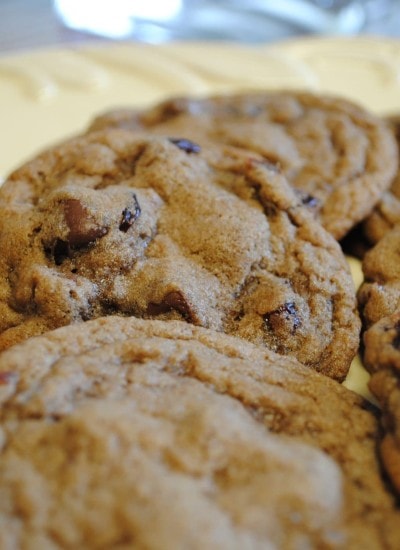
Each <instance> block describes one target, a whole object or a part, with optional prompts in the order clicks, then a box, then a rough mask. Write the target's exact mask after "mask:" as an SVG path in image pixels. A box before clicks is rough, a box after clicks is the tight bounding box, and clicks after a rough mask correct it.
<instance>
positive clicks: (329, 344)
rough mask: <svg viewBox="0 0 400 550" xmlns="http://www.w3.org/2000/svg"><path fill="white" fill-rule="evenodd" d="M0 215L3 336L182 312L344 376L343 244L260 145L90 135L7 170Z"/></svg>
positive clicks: (1, 341) (350, 306)
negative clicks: (251, 148) (253, 149)
mask: <svg viewBox="0 0 400 550" xmlns="http://www.w3.org/2000/svg"><path fill="white" fill-rule="evenodd" d="M0 214H1V215H0V247H1V249H2V250H3V253H2V256H1V258H0V275H1V279H2V281H3V283H2V285H1V289H0V310H1V321H0V330H1V333H2V334H1V335H0V346H1V347H3V348H4V347H7V346H9V345H10V344H13V343H15V342H16V341H18V340H21V339H24V338H26V337H27V336H30V335H32V334H38V333H40V332H43V331H45V330H48V329H52V328H56V327H58V326H62V325H66V324H70V323H75V322H80V321H86V320H88V319H90V318H94V317H99V316H102V315H109V314H112V313H122V314H124V315H127V316H130V315H132V316H136V317H144V318H152V317H158V318H161V319H184V320H186V321H188V322H190V323H194V324H196V325H202V326H205V327H208V328H212V329H215V330H218V331H222V332H226V333H231V334H235V335H238V336H241V337H243V338H245V339H248V340H250V341H252V342H254V343H257V344H259V345H262V346H266V347H268V348H270V349H273V350H274V351H277V352H278V353H281V354H283V355H292V356H295V357H296V358H298V359H299V360H300V361H301V362H303V363H305V364H307V365H309V366H310V367H312V368H315V369H317V370H320V371H322V372H324V373H325V374H328V375H329V376H332V377H335V378H338V379H343V378H344V376H345V375H346V373H347V370H348V367H349V365H350V362H351V359H352V358H353V356H354V354H355V352H356V349H357V347H358V333H359V319H358V316H357V313H356V307H355V294H354V288H353V283H352V280H351V276H350V273H349V269H348V266H347V264H346V261H345V258H344V256H343V254H342V252H341V250H340V247H339V246H338V244H337V243H336V242H335V240H334V239H333V238H332V237H331V236H330V235H329V234H328V233H327V232H326V231H324V230H323V228H322V227H321V226H320V225H319V224H318V223H317V222H315V221H314V220H313V219H312V216H311V214H310V213H309V212H307V211H306V208H305V207H304V206H303V204H302V201H301V200H300V199H299V197H298V196H297V195H296V194H295V193H294V192H293V191H292V189H291V188H290V186H289V185H288V184H287V182H286V180H285V177H284V176H283V174H282V173H281V172H280V171H279V170H277V168H276V167H275V166H271V165H270V164H269V163H266V162H265V160H264V159H263V158H262V157H259V156H258V155H256V154H255V153H249V152H246V151H243V150H240V149H236V148H231V147H216V146H214V147H212V148H210V149H207V148H200V147H198V146H197V144H195V143H193V142H188V141H187V140H181V139H178V138H174V137H171V138H170V139H165V138H155V137H152V138H144V137H141V138H139V137H138V136H135V135H133V134H132V133H131V132H129V131H125V130H118V129H116V130H107V131H103V132H98V133H91V134H89V135H87V136H84V137H79V138H75V139H72V140H71V141H69V142H67V143H65V144H62V145H60V146H58V147H56V148H54V149H52V150H49V151H47V152H45V153H43V154H42V155H40V156H38V157H37V158H36V159H35V160H33V161H32V162H30V163H28V164H26V165H25V166H23V167H22V168H20V169H19V170H17V171H15V172H14V173H13V174H12V175H11V176H10V178H9V179H8V180H7V181H6V182H5V183H4V185H3V186H2V188H1V190H0Z"/></svg>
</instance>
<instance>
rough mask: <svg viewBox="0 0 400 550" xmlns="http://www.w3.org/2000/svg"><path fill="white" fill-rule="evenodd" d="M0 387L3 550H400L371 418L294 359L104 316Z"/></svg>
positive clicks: (7, 355) (37, 354)
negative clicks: (134, 549) (359, 549)
mask: <svg viewBox="0 0 400 550" xmlns="http://www.w3.org/2000/svg"><path fill="white" fill-rule="evenodd" d="M0 380H1V385H0V403H1V408H0V412H1V417H0V418H1V421H0V426H1V433H2V450H1V453H0V473H1V475H0V492H1V495H2V498H1V499H0V521H1V523H2V524H4V525H5V524H7V529H2V530H0V542H1V545H2V547H3V548H15V547H18V548H21V549H22V550H24V549H25V548H31V547H32V544H33V543H35V544H36V546H37V547H46V546H49V547H50V546H51V547H52V548H78V547H80V548H82V547H85V548H99V547H103V548H111V547H113V548H114V547H119V545H122V546H121V547H125V548H127V547H131V545H132V544H135V545H136V546H138V547H146V548H165V544H166V541H168V547H170V548H188V547H190V548H199V549H200V548H205V547H208V548H244V547H249V548H260V549H261V548H267V547H268V548H269V547H271V548H299V547H301V546H304V545H305V546H306V547H309V548H346V549H348V548H357V547H362V548H367V549H369V548H370V549H375V548H389V549H391V548H393V549H395V548H398V544H399V537H400V533H399V529H398V525H399V519H400V518H399V512H398V511H397V510H396V508H395V503H394V499H393V497H392V495H391V494H390V492H389V491H388V490H387V488H386V487H385V484H384V482H383V480H382V479H381V476H380V471H379V464H378V463H377V460H376V453H375V444H376V436H377V430H378V427H377V420H376V416H375V412H374V411H373V408H372V407H371V408H370V407H369V406H367V403H366V402H365V401H364V400H363V399H362V398H361V397H359V396H357V395H355V394H353V393H352V392H350V391H349V390H346V388H344V387H343V386H341V385H340V384H338V383H337V382H335V381H333V380H330V379H329V378H327V377H325V376H321V375H319V374H318V373H315V372H313V371H310V370H309V369H307V368H306V367H304V366H303V365H300V364H299V363H298V362H297V361H296V360H294V359H292V358H288V357H282V356H279V355H277V354H275V353H273V352H271V351H269V350H266V349H262V348H259V347H256V346H254V345H252V344H250V343H248V342H245V341H244V340H242V339H237V338H233V337H231V336H227V335H224V334H221V333H216V332H214V331H211V330H208V329H204V328H201V327H195V326H193V325H191V324H188V323H184V322H182V321H168V322H166V321H149V320H141V319H135V318H123V317H112V316H109V317H106V318H100V319H96V320H94V321H89V322H87V323H85V324H82V325H75V326H68V327H63V328H61V329H58V330H55V331H53V332H49V333H47V334H46V335H43V336H39V337H37V338H32V339H30V340H27V341H25V342H24V343H22V344H20V345H16V346H14V347H13V348H10V349H9V350H7V351H5V352H3V353H2V354H1V355H0ZM29 545H31V546H29Z"/></svg>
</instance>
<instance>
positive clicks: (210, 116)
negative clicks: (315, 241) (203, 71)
mask: <svg viewBox="0 0 400 550" xmlns="http://www.w3.org/2000/svg"><path fill="white" fill-rule="evenodd" d="M105 127H122V128H128V129H130V130H133V131H143V130H145V131H146V132H149V131H151V132H152V133H157V134H162V135H176V136H181V137H186V138H190V139H193V140H194V141H195V142H197V143H200V144H204V143H206V142H209V141H211V142H218V143H225V144H230V145H234V146H237V147H244V148H246V149H250V150H252V151H256V152H257V153H259V154H261V155H262V156H263V157H264V158H265V159H266V160H268V161H269V162H271V163H274V164H276V165H279V166H280V167H281V168H282V170H283V171H284V173H285V175H286V176H287V178H288V180H289V181H290V183H291V184H293V185H294V186H295V187H296V188H297V189H299V190H300V192H301V193H302V197H303V200H304V202H305V203H307V204H309V205H310V206H312V208H313V210H314V211H315V214H316V215H317V216H318V218H319V219H320V220H321V222H322V224H323V225H324V226H325V228H326V229H327V230H328V231H329V232H331V233H332V234H333V235H334V236H335V237H336V238H337V239H340V238H342V237H344V235H345V234H346V233H347V232H348V231H349V230H350V229H351V228H352V227H353V226H354V225H356V224H357V223H358V222H359V221H361V220H362V219H363V218H364V217H365V216H367V215H368V214H369V213H370V212H371V211H372V209H373V207H374V205H375V204H376V203H377V202H378V200H379V199H380V196H381V194H382V192H383V191H385V190H386V189H387V188H388V187H389V186H390V184H391V182H392V180H393V178H394V176H395V174H396V171H397V166H398V153H397V146H396V140H395V138H394V136H393V135H392V132H391V131H390V129H389V128H388V126H387V125H386V123H385V122H384V121H382V120H380V119H379V118H377V117H375V116H373V115H372V114H370V113H368V112H366V111H365V110H364V109H362V108H361V107H359V106H356V105H355V104H353V103H351V102H348V101H346V100H344V99H339V98H335V97H324V96H317V95H313V94H310V93H301V92H293V91H281V92H268V93H253V94H242V95H240V94H239V95H233V96H219V97H212V98H207V99H188V98H176V99H171V100H168V101H166V102H163V103H161V104H159V105H156V106H155V107H153V108H150V109H149V110H147V111H140V112H139V111H133V110H129V109H125V110H118V111H113V112H110V113H106V114H104V115H103V116H100V117H98V118H97V119H96V120H95V121H94V122H93V124H92V125H91V128H90V130H98V129H101V128H105Z"/></svg>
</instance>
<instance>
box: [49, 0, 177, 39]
mask: <svg viewBox="0 0 400 550" xmlns="http://www.w3.org/2000/svg"><path fill="white" fill-rule="evenodd" d="M54 7H55V9H56V11H57V13H58V14H59V15H60V17H61V19H62V20H63V22H64V23H65V25H66V26H67V27H71V28H73V29H77V30H84V31H88V32H92V33H94V34H99V35H104V36H108V37H110V38H126V37H128V36H130V35H132V34H134V32H135V25H136V20H137V19H144V20H156V21H158V22H160V23H163V22H169V21H171V20H173V19H174V18H175V17H176V16H177V15H178V13H179V12H180V11H181V9H182V0H146V1H145V2H143V0H112V2H108V1H107V0H101V1H99V0H54Z"/></svg>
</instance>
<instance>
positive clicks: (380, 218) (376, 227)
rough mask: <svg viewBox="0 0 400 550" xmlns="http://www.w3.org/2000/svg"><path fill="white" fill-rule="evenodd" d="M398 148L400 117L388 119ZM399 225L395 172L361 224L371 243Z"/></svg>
mask: <svg viewBox="0 0 400 550" xmlns="http://www.w3.org/2000/svg"><path fill="white" fill-rule="evenodd" d="M388 122H389V123H390V124H391V125H392V128H393V131H394V134H395V136H396V139H397V145H398V147H400V117H398V116H397V117H390V118H389V119H388ZM398 224H400V171H399V172H397V174H396V177H395V178H394V180H393V182H392V184H391V186H390V189H388V190H387V191H385V193H383V195H382V197H381V199H380V201H379V202H378V204H377V205H376V206H375V208H374V209H373V211H372V213H371V214H370V216H368V218H367V219H366V220H365V222H364V223H363V228H364V232H365V235H366V236H367V238H368V240H369V241H370V242H371V243H377V242H378V241H379V240H380V239H381V238H382V237H384V235H386V233H388V231H390V230H391V229H392V228H393V227H394V226H395V225H398Z"/></svg>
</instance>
